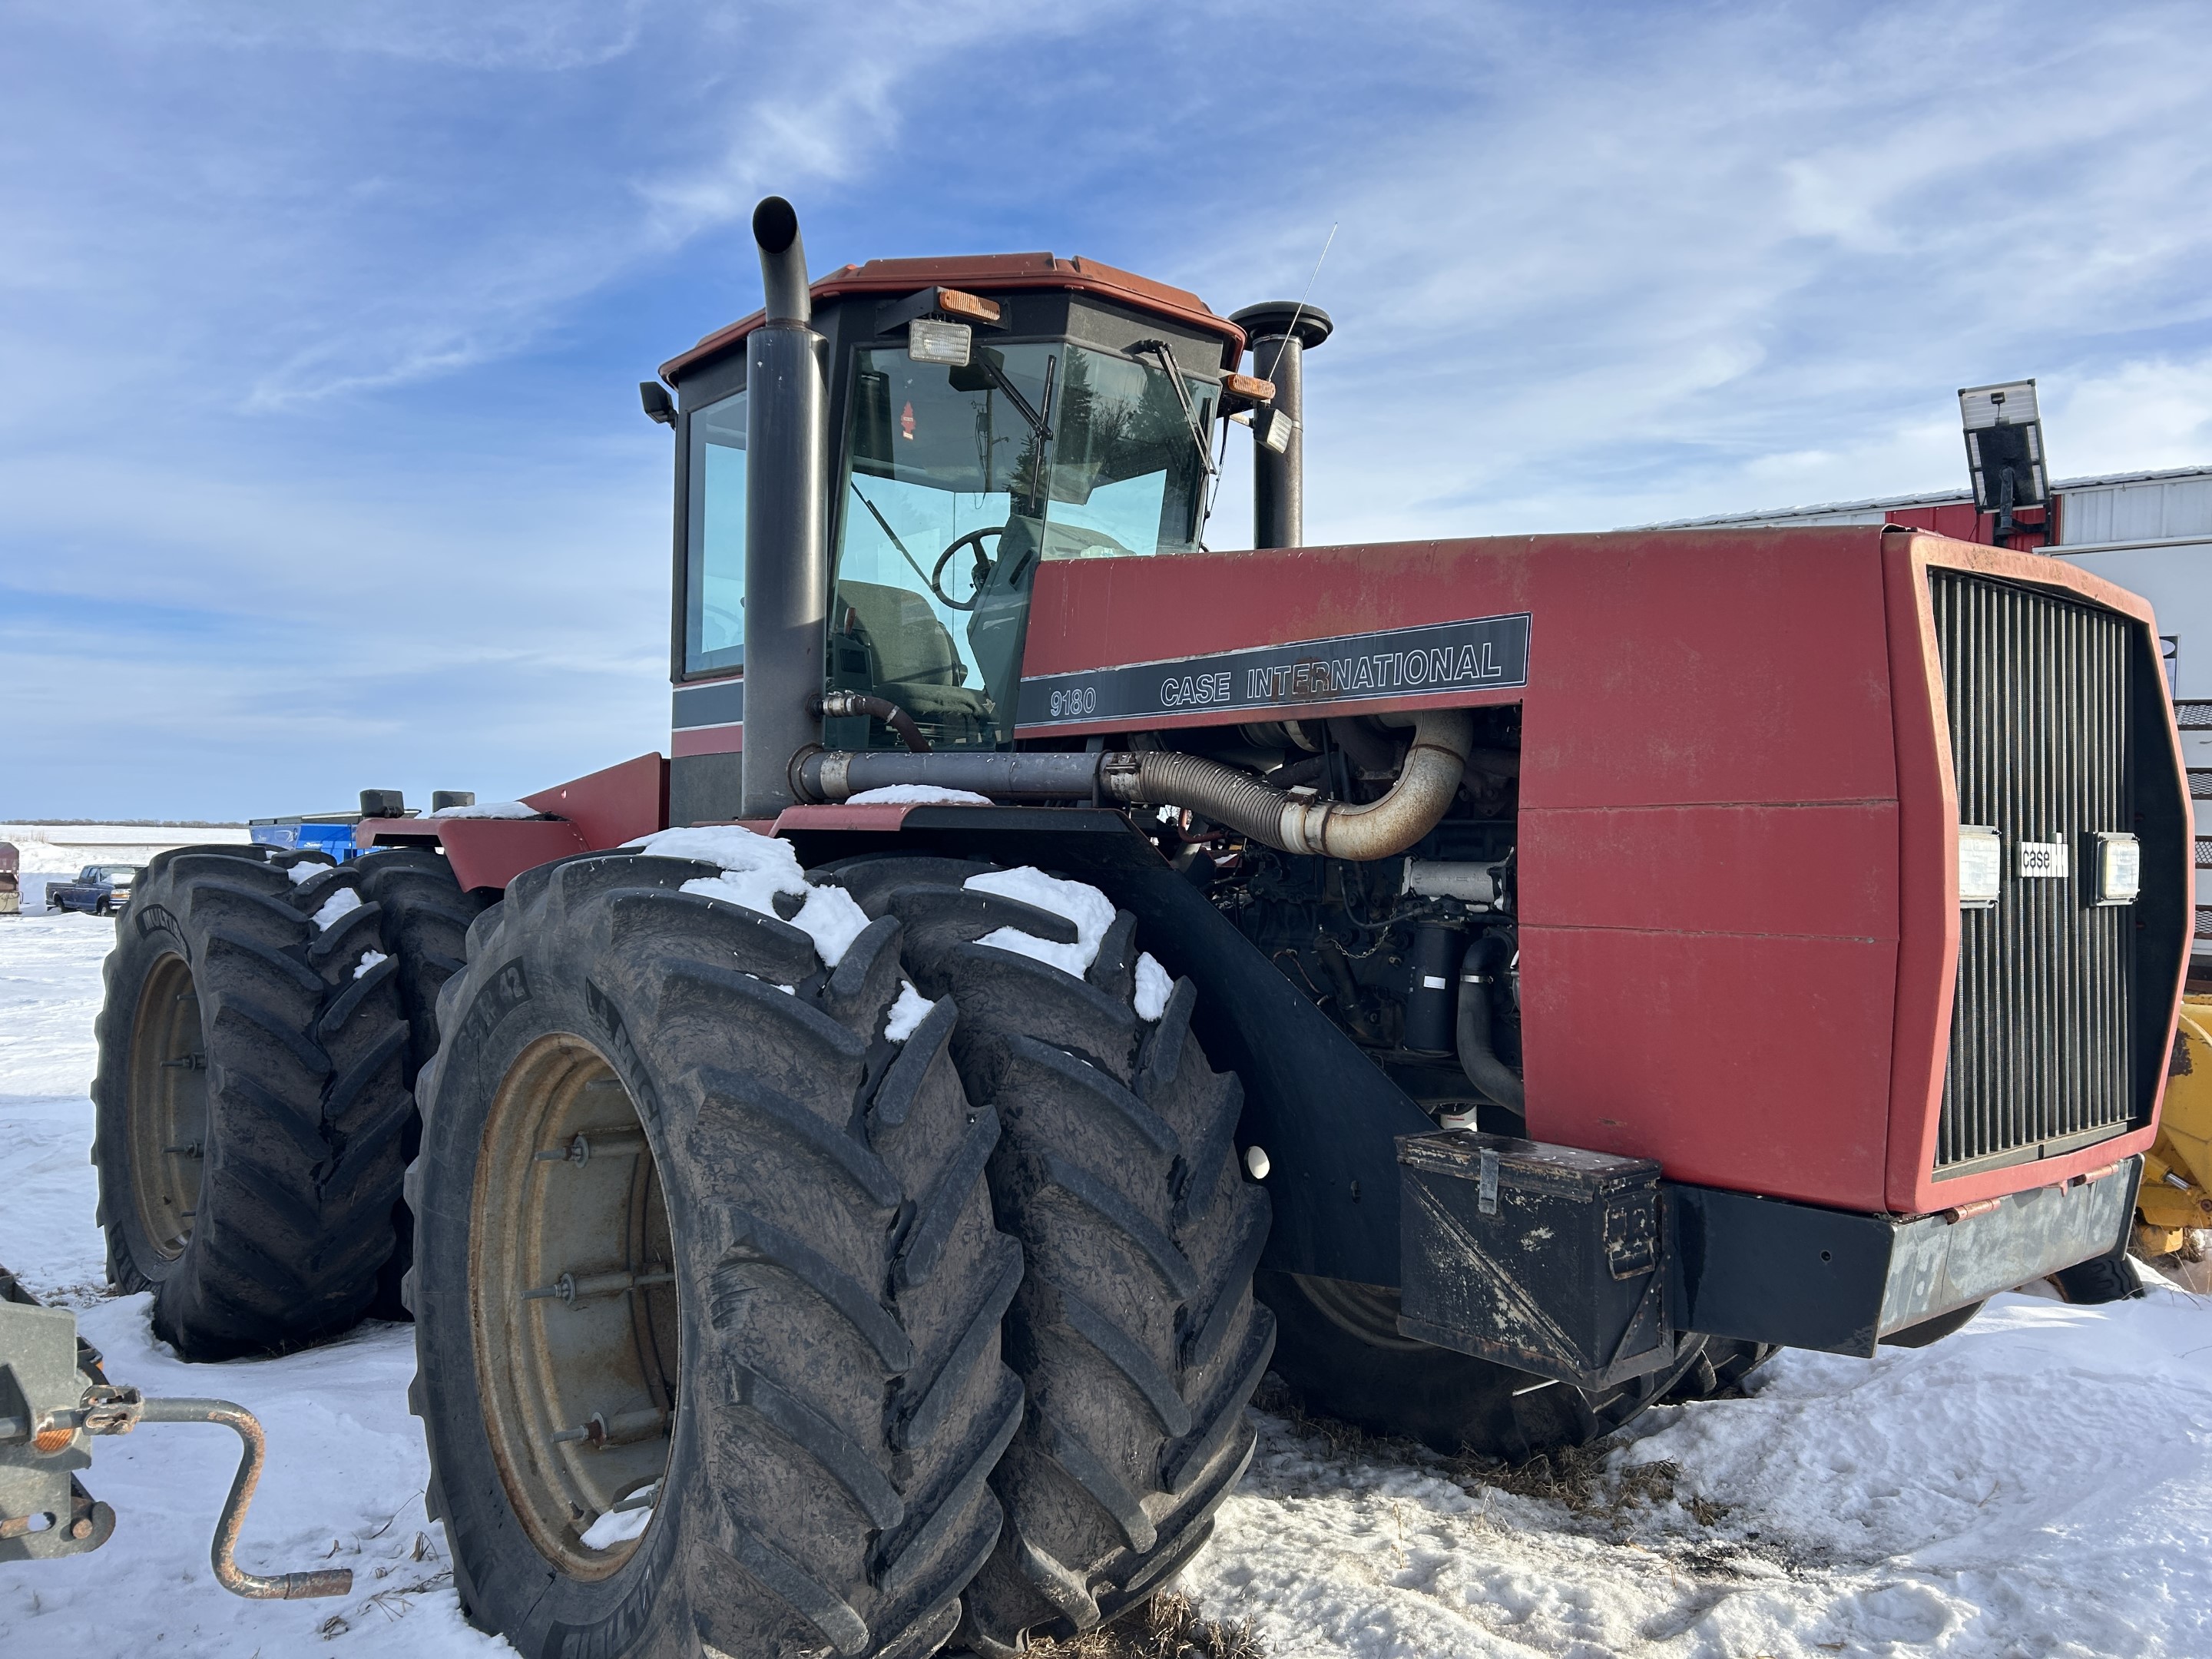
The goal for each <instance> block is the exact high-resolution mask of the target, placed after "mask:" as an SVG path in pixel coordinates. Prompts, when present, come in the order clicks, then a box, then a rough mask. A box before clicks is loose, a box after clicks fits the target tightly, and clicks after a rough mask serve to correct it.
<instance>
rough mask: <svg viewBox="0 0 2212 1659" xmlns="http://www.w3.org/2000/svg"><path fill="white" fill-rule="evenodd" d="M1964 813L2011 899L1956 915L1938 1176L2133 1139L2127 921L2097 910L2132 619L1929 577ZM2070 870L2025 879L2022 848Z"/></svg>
mask: <svg viewBox="0 0 2212 1659" xmlns="http://www.w3.org/2000/svg"><path fill="white" fill-rule="evenodd" d="M1929 582H1930V585H1931V587H1932V589H1933V597H1934V599H1935V612H1936V642H1937V647H1938V649H1939V651H1940V652H1941V654H1942V662H1943V682H1944V695H1945V700H1946V703H1947V705H1948V714H1949V717H1950V726H1951V745H1952V763H1953V767H1954V770H1955V772H1956V774H1957V778H1958V787H1959V821H1960V823H1978V824H1991V825H1994V826H1995V827H1996V829H1997V831H1998V833H1999V834H2000V835H2001V836H2002V838H2003V845H2004V860H2005V869H2004V882H2003V890H2002V896H2001V897H2000V898H1999V900H1998V901H1997V903H1996V906H1995V908H1990V909H1968V910H1962V911H1961V912H1960V927H1959V934H1960V938H1959V973H1958V989H1957V994H1956V998H1955V1000H1954V1004H1953V1007H1952V1014H1951V1047H1950V1056H1949V1061H1948V1066H1947V1068H1946V1070H1945V1073H1944V1079H1943V1108H1942V1118H1941V1121H1940V1123H1939V1126H1938V1131H1937V1139H1936V1161H1935V1169H1936V1173H1938V1174H1944V1175H1951V1174H1961V1173H1964V1172H1965V1171H1966V1170H1970V1169H1973V1168H1978V1167H1986V1166H1989V1165H1993V1164H2004V1163H2010V1162H2016V1161H2019V1160H2021V1159H2023V1158H2034V1157H2037V1156H2039V1155H2040V1154H2045V1153H2048V1152H2055V1151H2057V1150H2060V1148H2061V1146H2062V1145H2064V1144H2069V1143H2075V1142H2087V1141H2093V1140H2095V1139H2100V1138H2101V1137H2102V1136H2105V1135H2112V1134H2118V1133H2122V1132H2123V1131H2124V1130H2125V1129H2126V1128H2127V1127H2128V1126H2129V1123H2130V1120H2131V1117H2132V1115H2133V1114H2134V1111H2135V1102H2136V1086H2135V1085H2136V1076H2135V1065H2134V1057H2133V1049H2134V1044H2133V1042H2132V1041H2131V1036H2130V1032H2131V1022H2132V1000H2131V999H2132V995H2133V992H2134V985H2133V979H2134V975H2135V971H2136V964H2135V960H2134V954H2135V953H2134V940H2133V935H2132V932H2131V930H2130V912H2129V910H2128V909H2127V908H2124V907H2117V906H2115V907H2105V908H2100V907H2098V906H2096V905H2094V904H2093V903H2092V902H2090V889H2089V888H2088V886H2087V882H2088V881H2089V880H2090V879H2092V875H2091V870H2090V864H2089V860H2090V848H2091V843H2090V842H2089V839H2088V837H2089V836H2090V834H2091V833H2092V832H2093V831H2097V830H2124V829H2129V828H2130V826H2131V822H2132V820H2131V818H2130V811H2129V787H2130V778H2129V774H2128V742H2127V734H2128V716H2129V710H2130V697H2131V693H2132V690H2133V688H2132V687H2131V686H2130V663H2131V662H2132V660H2133V659H2132V655H2131V653H2130V640H2129V635H2128V623H2127V622H2126V620H2125V619H2124V618H2123V617H2118V616H2116V615H2114V614H2112V612H2110V611H2100V610H2097V609H2095V608H2093V607H2092V606H2089V605H2081V604H2077V603H2075V602H2072V601H2070V600H2068V599H2061V598H2059V597H2057V596H2056V595H2053V594H2049V593H2045V592H2038V591H2036V590H2034V589H2032V588H2027V587H2019V586H2011V585H2009V584H2007V583H2003V582H1998V581H1991V580H1986V579H1984V578H1978V577H1972V576H1966V575H1962V574H1958V573H1955V572H1950V571H1941V570H1939V571H1935V572H1932V573H1930V575H1929ZM2023 841H2034V842H2061V843H2063V845H2064V846H2065V847H2066V849H2067V854H2068V857H2069V862H2070V864H2071V866H2072V871H2071V873H2070V874H2069V876H2068V877H2067V878H2064V879H2063V880H2037V879H2031V878H2022V877H2021V875H2020V873H2019V859H2020V852H2019V848H2020V843H2021V842H2023Z"/></svg>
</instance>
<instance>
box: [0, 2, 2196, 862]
mask: <svg viewBox="0 0 2212 1659" xmlns="http://www.w3.org/2000/svg"><path fill="white" fill-rule="evenodd" d="M2208 25H2212V15H2208V11H2207V9H2206V8H2205V7H2203V6H2202V5H2198V6H2130V5H2124V4H2113V5H2105V6H2098V7H2086V6H2080V5H2072V6H2066V5H2052V4H2036V3H2015V4H2007V5H2002V6H1977V5H1952V6H1948V7H1931V6H1927V5H1914V6H1894V7H1889V6H1880V5H1865V4H1853V5H1833V6H1823V5H1818V4H1798V5H1791V6H1788V7H1774V6H1766V7H1762V6H1747V5H1733V4H1721V3H1714V4H1703V5H1680V6H1659V5H1621V6H1603V5H1597V6H1589V5H1585V6H1559V5H1483V4H1476V3H1468V4H1450V5H1421V4H1396V3H1389V0H1374V3H1364V4H1362V5H1360V6H1358V7H1357V8H1351V7H1330V6H1300V5H1297V4H1295V3H1288V0H1285V3H1273V4H1268V5H1264V6H1255V5H1229V4H1214V3H1206V0H1188V3H1178V4H1176V5H1174V6H1172V7H1169V6H1145V5H1134V4H1129V5H1102V6H1096V7H1089V8H1077V7H1066V8H1043V7H1037V6H1035V5H1033V4H998V3H987V0H976V3H963V0H933V3H928V4H926V5H911V6H897V5H894V6H881V7H871V8H862V7H857V6H854V7H836V6H824V5H821V4H818V3H817V4H811V5H799V4H765V5H751V6H714V5H706V4H687V5H681V6H679V5H675V4H659V3H643V0H640V3H629V4H624V3H619V0H589V3H566V0H532V3H501V0H476V3H472V4H471V5H469V6H466V7H455V6H451V5H447V4H443V3H429V0H385V3H377V4H355V3H345V0H324V3H318V4H316V5H313V6H303V7H283V6H276V5H271V4H268V3H252V4H248V3H232V0H199V3H193V0H159V3H157V0H106V3H103V4H101V5H100V6H98V7H92V6H86V5H83V4H82V3H73V4H62V3H36V0H0V29H4V35H0V39H4V40H5V42H6V46H5V50H4V51H0V394H4V395H0V423H4V433H0V757H4V760H0V820H5V819H8V818H15V817H64V816H72V815H80V814H82V815H97V816H119V817H241V816H246V815H249V814H256V813H270V812H279V811H297V810H301V809H303V808H315V807H320V806H330V805H340V804H343V803H344V802H347V801H349V800H350V799H352V797H353V795H354V793H355V792H356V790H358V789H359V788H360V787H363V786H364V785H376V786H380V787H404V788H405V789H406V790H407V791H408V793H409V796H410V799H413V800H416V801H418V802H419V801H421V800H422V799H423V798H424V797H425V796H426V795H427V793H428V790H429V789H431V788H433V787H456V788H474V789H476V790H477V792H478V793H480V794H481V795H482V796H483V797H484V798H485V799H492V798H495V797H505V796H510V795H513V794H514V793H520V792H521V791H523V790H526V789H530V788H533V787H542V786H543V785H544V784H547V783H550V782H553V781H559V780H561V779H563V778H566V777H568V776H572V775H575V774H577V773H580V772H582V771H586V770H589V769H592V768H595V767H597V766H600V765H604V764H606V763H611V762H613V761H616V760H619V759H622V758H624V757H628V756H629V755H633V754H636V753H639V752H641V751H643V750H648V749H653V748H655V747H659V746H660V745H662V744H664V743H665V738H666V733H667V686H666V639H667V599H668V596H667V588H668V570H669V527H668V515H669V503H670V471H669V469H670V456H669V443H668V436H667V434H666V432H665V429H664V428H659V427H656V426H653V425H652V424H650V423H649V422H647V421H645V420H644V418H643V417H642V416H641V415H640V414H639V413H638V410H637V403H636V394H635V383H636V381H637V380H639V379H641V377H643V376H644V375H646V374H649V373H650V372H651V371H652V368H653V366H654V365H655V364H657V363H658V362H660V361H662V360H663V359H664V358H665V357H667V356H670V355H671V354H672V353H673V352H674V351H675V350H677V349H679V348H681V347H682V346H684V345H685V344H688V343H690V341H691V340H692V339H694V338H695V337H697V336H698V335H700V334H702V333H704V332H705V331H708V330H709V329H711V328H713V327H715V326H717V325H720V324H721V323H723V322H726V321H727V320H729V319H732V318H733V317H736V316H738V315H739V314H741V313H744V312H745V311H747V310H749V309H750V308H751V307H753V305H754V304H755V303H756V301H757V295H758V277H757V271H756V269H755V268H754V265H753V263H752V259H751V257H750V248H749V241H748V239H747V236H746V234H745V221H746V217H747V215H748V214H749V212H750V207H751V204H752V203H753V202H754V201H755V199H757V197H759V196H760V195H761V194H763V193H764V192H765V191H769V190H777V191H782V192H783V193H785V194H787V195H788V196H790V197H792V199H793V201H794V202H795V203H797V204H798V205H799V210H800V213H801V218H802V223H803V225H804V227H805V236H806V243H807V247H808V251H809V253H810V255H811V259H812V262H813V264H814V266H815V268H816V270H817V271H819V270H824V269H827V268H829V267H830V266H832V265H835V264H841V263H843V262H845V261H847V260H858V259H865V258H871V257H875V256H878V255H891V254H921V253H932V252H987V251H1001V250H1009V249H1030V248H1050V249H1052V250H1054V251H1055V252H1061V253H1078V252H1079V253H1085V254H1088V255H1090V256H1091V257H1093V258H1101V259H1104V260H1107V261H1109V263H1112V264H1121V265H1124V266H1127V267H1129V268H1132V269H1134V270H1141V271H1144V272H1146V273H1147V274H1149V275H1152V276H1158V277H1160V278H1163V279H1164V280H1167V281H1170V282H1175V283H1182V284H1184V285H1186V286H1188V287H1191V288H1194V289H1197V290H1198V291H1199V292H1200V294H1202V295H1205V296H1206V299H1207V300H1208V301H1209V302H1210V303H1212V305H1213V306H1214V307H1215V308H1216V309H1218V310H1221V311H1228V310H1232V309H1234V308H1236V307H1239V306H1242V305H1244V304H1247V303H1249V302H1250V301H1254V300H1257V299H1263V298H1274V297H1279V296H1283V295H1289V296H1292V297H1295V296H1296V295H1297V293H1298V292H1299V291H1300V290H1301V289H1303V288H1304V286H1305V283H1306V281H1307V279H1308V276H1309V274H1310V271H1311V269H1312V266H1313V262H1314V258H1315V256H1316V254H1317V253H1318V252H1320V250H1321V247H1322V242H1323V240H1324V239H1325V238H1326V237H1327V236H1328V232H1329V228H1330V226H1331V225H1332V224H1334V225H1337V226H1339V227H1340V228H1339V230H1338V233H1337V237H1336V241H1335V244H1334V248H1333V249H1332V251H1331V252H1330V253H1329V256H1328V260H1327V262H1326V264H1324V265H1323V266H1322V270H1321V272H1320V276H1319V278H1318V280H1317V282H1316V284H1315V287H1314V290H1313V294H1314V299H1315V301H1316V303H1318V304H1320V305H1322V306H1323V307H1326V308H1327V309H1328V311H1329V312H1330V313H1332V314H1333V315H1334V318H1335V319H1336V321H1337V323H1338V333H1337V336H1336V337H1335V338H1334V340H1332V341H1331V342H1330V343H1328V345H1327V346H1326V347H1325V348H1323V349H1322V350H1320V351H1318V352H1316V354H1315V355H1314V356H1313V358H1312V359H1311V360H1310V366H1309V391H1308V398H1309V405H1310V419H1309V423H1308V424H1309V449H1308V457H1309V459H1308V467H1309V478H1310V505H1309V520H1308V532H1309V539H1311V540H1315V541H1323V540H1346V541H1348V540H1364V539H1385V538H1406V537H1419V536H1430V535H1439V534H1477V533H1483V532H1493V531H1518V530H1531V529H1584V528H1607V527H1611V526H1617V525H1622V524H1629V523H1637V522H1644V521H1649V520H1655V519H1662V518H1671V517H1679V516H1684V515H1688V514H1692V513H1705V512H1722V511H1728V510H1732V509H1740V508H1749V507H1767V506H1780V505H1788V504H1792V503H1796V502H1803V501H1822V500H1833V499H1838V498H1845V497H1851V496H1859V495H1875V494H1887V493H1890V492H1893V491H1905V490H1918V489H1944V488H1949V487H1954V486H1956V485H1959V484H1960V483H1962V482H1963V475H1962V460H1961V457H1960V441H1959V438H1958V435H1957V425H1956V422H1957V412H1956V405H1955V402H1954V398H1953V396H1952V393H1953V392H1954V390H1955V388H1957V387H1958V386H1961V385H1966V384H1971V383H1973V382H1977V381H1984V380H1999V379H2007V378H2010V377H2013V376H2015V375H2027V374H2033V375H2035V376H2037V377H2038V378H2039V380H2040V381H2041V382H2042V384H2043V387H2044V392H2045V411H2046V421H2047V425H2048V428H2049V435H2050V442H2051V450H2052V456H2053V460H2054V463H2055V468H2056V470H2057V471H2058V472H2059V473H2061V474H2080V473H2085V472H2093V471H2117V470H2121V469H2126V468H2132V467H2154V466H2172V465H2188V464H2191V463H2194V462H2203V461H2212V283H2208V282H2207V280H2206V277H2205V272H2206V270H2208V268H2212V261H2208V258H2207V255H2208V252H2212V247H2208V244H2212V217H2208V216H2207V215H2206V214H2205V212H2204V210H2203V204H2204V203H2205V202H2206V201H2207V200H2208V199H2212V190H2208V187H2207V186H2208V184H2212V149H2208V144H2207V141H2206V139H2205V137H2204V135H2205V134H2206V133H2207V132H2212V27H2208ZM1233 488H1234V486H1233V485H1232V489H1233ZM1229 499H1230V500H1231V503H1232V506H1231V510H1230V511H1229V512H1228V513H1226V515H1225V520H1224V519H1223V518H1220V517H1218V518H1217V520H1216V521H1215V522H1216V530H1217V535H1216V538H1215V539H1216V541H1217V542H1218V543H1221V544H1236V543H1237V540H1238V539H1239V538H1240V537H1242V536H1243V535H1244V534H1245V533H1246V532H1248V530H1249V513H1240V512H1237V511H1236V510H1235V503H1236V501H1237V497H1236V496H1235V495H1233V494H1232V495H1231V496H1230V497H1229Z"/></svg>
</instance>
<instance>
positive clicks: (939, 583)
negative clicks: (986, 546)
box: [929, 524, 1006, 611]
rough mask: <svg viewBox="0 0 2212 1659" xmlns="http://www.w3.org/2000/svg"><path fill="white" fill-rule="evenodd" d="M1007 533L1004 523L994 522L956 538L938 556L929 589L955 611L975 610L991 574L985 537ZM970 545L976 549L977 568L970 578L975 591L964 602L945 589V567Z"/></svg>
mask: <svg viewBox="0 0 2212 1659" xmlns="http://www.w3.org/2000/svg"><path fill="white" fill-rule="evenodd" d="M1005 534H1006V526H1004V525H995V524H993V525H986V526H983V528H981V530H971V531H969V532H968V533H967V534H966V535H964V536H962V537H959V538H957V539H955V540H954V541H953V542H952V543H951V545H949V546H947V547H946V548H945V551H943V552H942V553H940V554H939V555H938V556H937V564H936V567H935V568H933V569H932V570H931V571H930V573H929V591H930V592H933V593H934V594H936V595H937V597H938V598H939V599H942V600H943V601H944V602H945V604H946V605H949V606H950V607H951V609H953V610H955V611H973V610H974V609H975V607H976V605H978V604H980V603H981V600H982V598H983V584H984V582H985V581H986V580H988V579H989V577H990V574H991V561H990V560H989V559H988V558H987V556H985V555H984V552H983V538H985V537H986V536H1003V535H1005ZM970 546H972V547H973V548H974V550H975V569H974V570H973V571H972V572H971V573H969V582H970V583H971V584H972V585H973V586H974V587H975V594H974V595H973V597H971V598H970V599H968V600H967V601H966V602H965V603H964V604H963V602H962V601H960V600H958V599H954V598H953V597H952V596H951V594H950V593H948V592H945V566H946V565H948V564H950V563H951V562H952V556H953V555H954V554H955V553H957V552H958V551H959V550H961V549H962V548H963V547H970Z"/></svg>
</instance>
